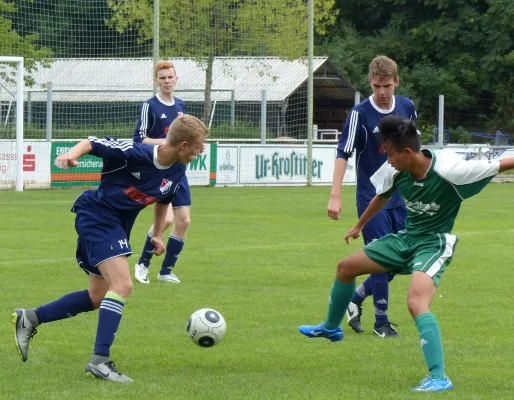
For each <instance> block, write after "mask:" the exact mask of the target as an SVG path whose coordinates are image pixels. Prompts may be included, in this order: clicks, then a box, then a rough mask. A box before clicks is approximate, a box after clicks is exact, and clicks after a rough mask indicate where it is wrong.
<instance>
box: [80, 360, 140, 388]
mask: <svg viewBox="0 0 514 400" xmlns="http://www.w3.org/2000/svg"><path fill="white" fill-rule="evenodd" d="M86 375H87V376H90V377H92V378H99V379H104V380H106V381H113V382H120V383H129V382H132V379H131V378H129V377H128V376H127V375H123V374H122V373H121V372H118V371H117V370H116V368H115V366H114V362H112V361H109V362H106V363H102V364H96V365H93V364H91V363H89V364H88V365H87V366H86Z"/></svg>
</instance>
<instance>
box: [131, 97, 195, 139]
mask: <svg viewBox="0 0 514 400" xmlns="http://www.w3.org/2000/svg"><path fill="white" fill-rule="evenodd" d="M185 113H186V105H185V104H184V102H183V101H182V100H180V99H177V98H176V97H174V98H173V102H172V103H165V102H163V101H162V100H161V99H160V98H159V97H158V96H154V97H152V98H151V99H150V100H148V101H145V102H144V103H143V106H142V107H141V114H140V116H139V121H138V122H137V126H136V131H135V132H134V142H138V143H140V142H142V141H143V140H144V138H146V137H148V138H152V139H164V138H165V137H166V134H167V133H168V128H169V127H170V125H171V123H172V122H173V121H174V120H175V119H176V118H177V117H178V116H179V115H181V114H185Z"/></svg>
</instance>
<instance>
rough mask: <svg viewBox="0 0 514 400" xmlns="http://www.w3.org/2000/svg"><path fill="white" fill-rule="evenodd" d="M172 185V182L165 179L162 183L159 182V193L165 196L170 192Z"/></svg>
mask: <svg viewBox="0 0 514 400" xmlns="http://www.w3.org/2000/svg"><path fill="white" fill-rule="evenodd" d="M172 185H173V182H172V181H169V180H167V179H163V180H162V182H161V187H160V189H161V193H162V194H166V193H168V192H169V191H170V189H171V186H172Z"/></svg>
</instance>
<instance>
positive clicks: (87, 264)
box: [75, 213, 132, 276]
mask: <svg viewBox="0 0 514 400" xmlns="http://www.w3.org/2000/svg"><path fill="white" fill-rule="evenodd" d="M98 218H99V217H98ZM131 229H132V225H130V226H123V225H121V224H119V223H115V222H111V221H108V220H105V219H103V220H102V219H97V218H95V217H92V216H90V215H87V214H84V213H78V214H77V215H76V217H75V230H76V231H77V233H78V235H79V237H78V239H77V253H76V257H77V262H78V263H79V267H80V268H82V269H83V270H84V271H85V272H86V273H88V274H94V275H98V276H102V273H101V272H100V270H99V269H98V264H100V263H102V262H104V261H106V260H109V259H111V258H114V257H118V256H122V255H126V256H130V255H131V254H132V248H131V247H130V243H129V237H130V230H131Z"/></svg>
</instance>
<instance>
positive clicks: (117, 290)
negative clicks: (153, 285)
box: [86, 255, 133, 383]
mask: <svg viewBox="0 0 514 400" xmlns="http://www.w3.org/2000/svg"><path fill="white" fill-rule="evenodd" d="M98 269H99V270H100V272H101V274H102V276H103V278H102V277H99V276H95V275H91V279H90V292H91V293H94V294H95V300H96V301H100V298H101V296H102V294H104V295H103V298H101V302H100V307H99V308H100V309H99V313H98V326H97V331H96V339H95V347H94V351H93V354H92V355H91V358H90V360H89V363H88V364H87V366H86V373H87V374H88V375H90V376H94V377H97V378H100V379H105V380H110V381H115V382H121V383H126V382H131V381H132V379H130V378H129V377H128V376H126V375H124V374H122V373H120V372H119V371H117V370H116V368H115V367H114V363H113V362H112V360H111V358H110V356H111V346H112V344H113V342H114V338H115V337H116V333H117V331H118V328H119V325H120V322H121V318H122V312H123V308H124V306H125V302H126V300H127V298H128V297H129V295H130V293H131V292H132V289H133V284H132V280H131V278H130V271H129V266H128V262H127V257H126V256H123V255H122V256H118V257H114V258H110V259H107V260H106V261H104V262H102V263H100V264H99V265H98Z"/></svg>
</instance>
